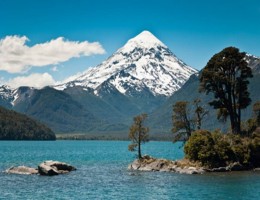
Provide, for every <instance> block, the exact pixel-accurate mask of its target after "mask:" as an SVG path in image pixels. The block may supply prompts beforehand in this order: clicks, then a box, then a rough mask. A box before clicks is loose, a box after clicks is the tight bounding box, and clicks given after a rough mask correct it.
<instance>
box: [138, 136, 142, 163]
mask: <svg viewBox="0 0 260 200" xmlns="http://www.w3.org/2000/svg"><path fill="white" fill-rule="evenodd" d="M141 158H142V154H141V133H140V132H139V133H138V159H141Z"/></svg>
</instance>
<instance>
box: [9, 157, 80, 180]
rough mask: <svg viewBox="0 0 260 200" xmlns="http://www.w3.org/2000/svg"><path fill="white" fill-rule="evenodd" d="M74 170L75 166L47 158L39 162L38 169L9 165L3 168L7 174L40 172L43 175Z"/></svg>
mask: <svg viewBox="0 0 260 200" xmlns="http://www.w3.org/2000/svg"><path fill="white" fill-rule="evenodd" d="M74 170H76V168H75V167H73V166H71V165H69V164H67V163H64V162H59V161H52V160H49V161H45V162H43V163H41V164H39V165H38V169H35V168H31V167H27V166H18V167H11V168H9V169H7V170H5V172H6V173H8V174H26V175H30V174H40V175H45V176H53V175H59V174H66V173H69V172H70V171H74Z"/></svg>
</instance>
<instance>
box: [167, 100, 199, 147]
mask: <svg viewBox="0 0 260 200" xmlns="http://www.w3.org/2000/svg"><path fill="white" fill-rule="evenodd" d="M189 114H190V110H189V109H188V102H187V101H177V102H176V103H175V104H174V105H173V116H172V122H173V129H172V132H173V133H174V138H173V141H174V142H176V141H179V140H184V141H186V140H188V139H189V137H190V136H191V132H192V131H194V129H193V128H192V124H193V123H192V120H191V119H190V118H189Z"/></svg>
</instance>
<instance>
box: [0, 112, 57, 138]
mask: <svg viewBox="0 0 260 200" xmlns="http://www.w3.org/2000/svg"><path fill="white" fill-rule="evenodd" d="M55 139H56V137H55V134H54V133H53V132H52V131H51V129H49V128H48V127H46V126H45V125H43V124H41V123H39V122H36V121H35V120H33V119H31V118H29V117H27V116H26V115H23V114H19V113H17V112H15V111H11V110H7V109H5V108H2V107H0V140H55Z"/></svg>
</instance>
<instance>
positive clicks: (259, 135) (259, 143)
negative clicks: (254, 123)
mask: <svg viewBox="0 0 260 200" xmlns="http://www.w3.org/2000/svg"><path fill="white" fill-rule="evenodd" d="M249 149H250V162H251V163H252V164H253V166H254V167H260V127H258V128H257V129H256V131H255V132H254V133H253V135H252V140H251V143H250V145H249Z"/></svg>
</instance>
